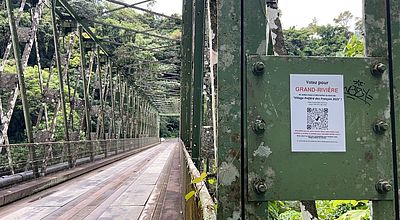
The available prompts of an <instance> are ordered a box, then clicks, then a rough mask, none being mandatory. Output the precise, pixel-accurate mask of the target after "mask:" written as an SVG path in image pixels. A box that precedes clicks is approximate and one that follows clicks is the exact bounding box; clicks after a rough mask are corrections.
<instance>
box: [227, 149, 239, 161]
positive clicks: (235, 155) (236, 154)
mask: <svg viewBox="0 0 400 220" xmlns="http://www.w3.org/2000/svg"><path fill="white" fill-rule="evenodd" d="M229 155H231V157H232V158H234V159H236V160H239V159H240V152H237V151H236V150H235V149H230V150H229Z"/></svg>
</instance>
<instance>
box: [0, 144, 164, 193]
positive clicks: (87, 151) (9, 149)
mask: <svg viewBox="0 0 400 220" xmlns="http://www.w3.org/2000/svg"><path fill="white" fill-rule="evenodd" d="M158 142H159V138H157V137H141V138H130V139H110V140H93V141H70V142H49V143H33V144H11V145H3V146H0V147H1V148H2V149H3V152H2V153H0V187H4V186H6V185H9V183H13V182H20V181H24V180H27V179H31V178H33V177H34V174H33V168H34V167H35V166H36V167H37V170H38V173H39V174H40V175H41V176H45V175H46V174H48V173H54V172H57V171H60V170H64V169H68V168H71V167H75V166H78V165H80V164H84V163H88V162H93V161H97V160H100V159H103V158H107V157H110V156H113V155H117V154H121V153H124V152H128V151H131V150H135V149H140V148H142V147H145V146H148V145H151V144H155V143H158ZM32 147H34V151H35V158H33V160H32V158H31V153H30V149H31V148H32ZM68 149H69V150H68ZM13 174H15V175H13ZM6 179H7V180H8V181H2V180H6ZM15 179H16V180H15Z"/></svg>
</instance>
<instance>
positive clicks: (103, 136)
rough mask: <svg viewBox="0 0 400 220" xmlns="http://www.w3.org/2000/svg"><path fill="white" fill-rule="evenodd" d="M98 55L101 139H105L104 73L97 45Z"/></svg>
mask: <svg viewBox="0 0 400 220" xmlns="http://www.w3.org/2000/svg"><path fill="white" fill-rule="evenodd" d="M96 55H97V65H98V67H97V69H98V71H99V72H98V76H99V84H100V86H99V93H100V122H98V123H100V125H101V127H100V139H105V133H104V124H105V123H104V122H105V120H104V94H103V73H102V71H101V64H100V47H99V45H96Z"/></svg>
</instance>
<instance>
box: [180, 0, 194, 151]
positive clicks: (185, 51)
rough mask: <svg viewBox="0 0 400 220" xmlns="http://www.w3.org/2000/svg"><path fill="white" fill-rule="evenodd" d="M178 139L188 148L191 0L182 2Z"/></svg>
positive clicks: (191, 49) (191, 38)
mask: <svg viewBox="0 0 400 220" xmlns="http://www.w3.org/2000/svg"><path fill="white" fill-rule="evenodd" d="M182 15H183V19H182V21H183V24H182V32H183V35H182V47H181V48H182V72H181V117H180V138H181V139H182V141H183V143H185V146H186V147H189V146H190V137H191V124H190V120H191V117H192V116H191V115H192V113H191V112H192V109H191V103H192V92H191V91H192V76H193V74H192V60H193V57H192V54H193V43H192V42H193V18H192V17H193V0H183V12H182Z"/></svg>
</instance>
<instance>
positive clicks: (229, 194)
mask: <svg viewBox="0 0 400 220" xmlns="http://www.w3.org/2000/svg"><path fill="white" fill-rule="evenodd" d="M241 2H242V1H241V0H220V1H219V2H218V4H219V5H218V6H217V8H218V15H217V22H218V70H217V75H218V77H217V79H218V108H217V109H218V119H217V121H218V137H217V146H218V152H217V164H218V185H217V200H218V209H217V217H218V219H229V218H231V219H244V218H242V199H241V198H242V190H241V189H242V188H241V175H243V174H242V169H241V156H242V147H241V97H240V96H241V95H240V94H241V68H242V66H241V62H242V56H241V50H242V46H241V45H242V38H241V32H242V30H241V26H242V24H241V10H242V5H241ZM254 31H257V30H254Z"/></svg>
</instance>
